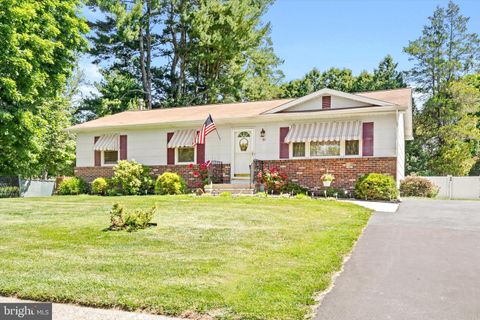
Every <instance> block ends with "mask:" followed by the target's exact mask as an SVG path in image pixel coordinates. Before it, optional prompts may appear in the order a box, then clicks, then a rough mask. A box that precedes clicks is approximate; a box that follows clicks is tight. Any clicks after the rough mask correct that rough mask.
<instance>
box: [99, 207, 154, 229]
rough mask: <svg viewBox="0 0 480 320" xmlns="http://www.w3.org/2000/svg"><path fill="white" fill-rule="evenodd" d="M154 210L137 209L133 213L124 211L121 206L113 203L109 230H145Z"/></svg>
mask: <svg viewBox="0 0 480 320" xmlns="http://www.w3.org/2000/svg"><path fill="white" fill-rule="evenodd" d="M155 211H156V208H155V207H152V208H150V209H147V210H141V209H137V210H134V211H126V210H125V209H124V208H123V207H122V206H121V205H119V204H118V203H115V204H114V205H113V207H112V209H111V210H110V227H109V228H108V229H109V230H124V229H126V230H127V231H135V230H138V229H145V228H146V227H148V226H150V225H151V223H150V222H151V221H152V219H153V216H154V215H155Z"/></svg>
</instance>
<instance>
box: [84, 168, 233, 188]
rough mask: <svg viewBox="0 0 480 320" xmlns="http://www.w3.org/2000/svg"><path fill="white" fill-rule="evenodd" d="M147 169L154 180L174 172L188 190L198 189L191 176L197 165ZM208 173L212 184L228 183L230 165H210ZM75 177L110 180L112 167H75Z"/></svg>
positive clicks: (197, 179) (88, 180) (89, 180)
mask: <svg viewBox="0 0 480 320" xmlns="http://www.w3.org/2000/svg"><path fill="white" fill-rule="evenodd" d="M149 168H150V173H151V175H152V176H153V177H154V178H156V177H157V176H159V175H161V174H162V173H164V172H176V173H178V174H179V175H181V176H182V177H183V178H184V179H185V182H186V183H187V185H188V187H189V188H196V187H198V183H199V182H200V180H199V178H195V177H194V176H193V171H195V170H197V168H198V166H197V165H194V166H193V168H190V167H189V166H188V165H161V166H149ZM209 172H210V176H211V178H212V180H213V181H214V182H216V183H218V182H223V183H230V164H225V163H212V164H211V165H210V168H209ZM75 176H77V177H80V178H82V179H84V180H85V181H87V182H92V181H93V180H95V179H96V178H98V177H103V178H110V177H112V176H113V167H76V168H75Z"/></svg>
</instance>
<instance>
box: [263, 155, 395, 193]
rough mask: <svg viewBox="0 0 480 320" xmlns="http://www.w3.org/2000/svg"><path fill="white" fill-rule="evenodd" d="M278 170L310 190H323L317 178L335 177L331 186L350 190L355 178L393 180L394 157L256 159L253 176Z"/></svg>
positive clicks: (353, 185)
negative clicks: (373, 175)
mask: <svg viewBox="0 0 480 320" xmlns="http://www.w3.org/2000/svg"><path fill="white" fill-rule="evenodd" d="M267 168H268V169H271V168H277V169H278V170H280V171H282V172H284V173H285V174H286V175H287V177H288V179H289V180H290V181H292V182H295V183H298V184H299V185H301V186H302V187H306V188H308V189H310V190H312V191H318V190H323V189H324V187H323V185H322V181H321V180H320V177H321V176H322V175H323V174H324V173H327V170H328V173H331V174H333V175H334V176H335V180H334V181H333V183H332V185H331V186H332V187H335V188H342V189H346V190H352V189H353V188H354V187H355V182H356V181H357V179H358V177H360V176H362V175H364V174H367V173H373V172H374V173H382V174H388V175H391V176H393V178H394V179H395V178H396V172H397V158H396V157H368V158H343V159H302V160H255V177H256V176H257V173H258V172H259V171H260V170H262V169H267Z"/></svg>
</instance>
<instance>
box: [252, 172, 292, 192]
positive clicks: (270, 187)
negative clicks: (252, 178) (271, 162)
mask: <svg viewBox="0 0 480 320" xmlns="http://www.w3.org/2000/svg"><path fill="white" fill-rule="evenodd" d="M257 180H258V182H260V183H262V184H263V185H264V186H265V191H267V192H271V191H273V192H279V191H281V190H283V188H284V186H285V185H286V184H287V182H288V179H287V175H286V174H285V173H284V172H281V171H279V170H278V169H277V168H271V169H264V170H263V171H260V172H259V173H258V174H257Z"/></svg>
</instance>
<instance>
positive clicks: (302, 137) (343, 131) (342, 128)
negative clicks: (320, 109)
mask: <svg viewBox="0 0 480 320" xmlns="http://www.w3.org/2000/svg"><path fill="white" fill-rule="evenodd" d="M360 128H361V122H360V121H335V122H317V123H308V124H293V125H292V126H291V127H290V130H289V131H288V134H287V136H286V137H285V142H286V143H291V142H308V141H340V140H359V139H360V134H361V133H360Z"/></svg>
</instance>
